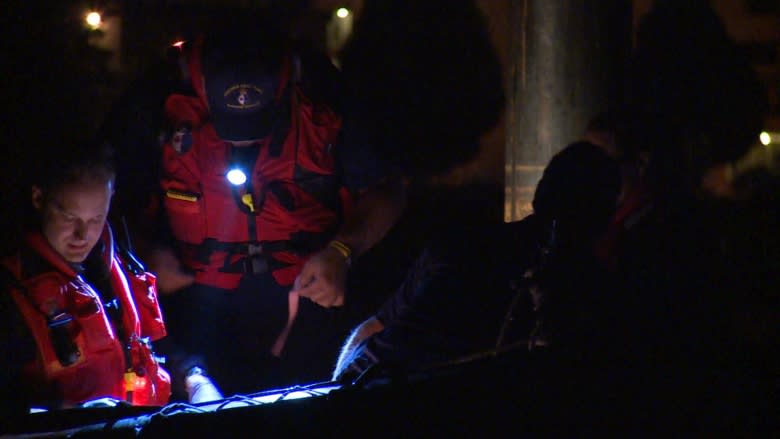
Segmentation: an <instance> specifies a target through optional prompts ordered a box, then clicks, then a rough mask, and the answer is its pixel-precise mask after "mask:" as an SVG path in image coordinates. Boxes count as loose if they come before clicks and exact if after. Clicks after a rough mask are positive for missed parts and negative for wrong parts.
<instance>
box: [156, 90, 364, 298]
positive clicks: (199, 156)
mask: <svg viewBox="0 0 780 439" xmlns="http://www.w3.org/2000/svg"><path fill="white" fill-rule="evenodd" d="M292 94H293V95H294V96H292V97H291V106H292V111H291V120H290V129H289V132H288V135H287V136H286V138H285V139H284V141H283V144H282V147H281V152H280V154H279V155H278V156H272V155H271V152H270V148H269V147H268V144H269V143H270V139H265V140H264V143H263V146H262V147H261V148H260V152H259V157H258V158H257V161H256V164H255V167H254V169H253V170H252V174H251V179H252V186H253V188H254V195H255V198H254V203H255V206H258V207H259V208H260V213H259V215H257V216H255V217H254V218H253V220H254V221H255V223H256V224H255V228H256V230H257V238H258V240H259V241H260V242H261V243H262V242H267V241H288V240H289V239H290V238H291V236H292V235H293V234H294V233H296V232H299V231H303V232H310V233H313V234H318V233H324V232H326V231H328V230H332V229H333V226H334V225H335V224H336V223H337V222H338V221H339V219H340V212H335V211H332V210H331V209H330V208H328V207H326V206H325V205H323V203H322V201H321V200H318V199H316V198H315V197H314V196H312V195H311V194H309V193H307V192H305V191H304V190H302V189H301V187H300V185H299V182H297V181H296V177H295V171H296V168H301V169H304V170H306V171H307V172H308V173H313V174H319V175H323V176H333V175H334V174H335V172H336V167H337V163H336V160H335V156H334V153H335V148H334V145H335V144H336V141H337V137H338V134H339V131H340V129H341V118H340V117H339V116H338V115H336V113H334V112H333V111H332V110H331V109H329V108H327V107H322V106H317V107H316V108H315V106H314V105H313V104H312V103H311V102H309V101H308V100H307V99H306V98H305V96H303V94H302V93H301V92H300V90H299V89H297V88H295V89H294V90H293V91H292ZM166 111H167V113H168V114H169V117H170V118H171V119H172V121H174V123H178V122H182V121H186V122H187V123H190V124H191V126H192V128H193V129H192V147H191V148H190V150H189V151H187V152H185V153H179V152H177V151H176V150H175V149H174V148H173V146H172V145H171V144H166V145H164V147H163V161H162V164H163V178H162V187H163V189H164V190H165V191H166V193H167V196H166V197H165V199H164V206H165V209H166V212H167V214H168V215H167V216H168V220H169V222H170V226H171V229H172V230H173V233H174V236H175V238H176V239H177V240H178V241H180V242H181V243H185V244H190V246H185V247H184V249H183V251H182V253H183V255H182V256H183V260H184V261H183V262H184V264H185V265H186V266H187V267H189V268H191V269H194V270H195V272H196V282H198V283H201V284H205V285H211V286H215V287H218V288H223V289H233V288H235V287H237V286H238V283H239V280H240V279H241V276H242V275H241V273H223V272H221V271H220V269H221V268H222V267H224V266H225V265H229V264H231V263H234V262H236V261H238V260H240V259H241V258H242V257H243V256H241V255H233V256H230V259H229V260H228V261H227V264H226V258H228V257H229V255H228V253H227V252H224V251H214V252H212V253H211V255H210V258H209V260H208V261H205V263H204V261H201V260H199V258H198V257H197V256H198V255H197V252H196V250H195V249H194V248H193V247H194V246H197V245H199V244H201V243H202V242H203V241H204V240H205V239H207V238H212V239H216V240H217V241H219V242H224V243H242V242H243V243H245V242H248V241H249V239H250V237H249V222H248V221H249V218H248V215H247V214H246V213H244V212H242V211H241V209H240V208H239V206H238V203H237V202H236V200H235V199H234V197H233V194H232V192H231V186H230V185H229V183H228V182H227V180H226V178H225V174H226V173H227V171H228V163H229V154H230V146H229V145H228V144H227V143H226V142H224V141H222V140H221V139H220V138H219V137H218V136H217V134H216V132H215V131H214V128H213V126H212V125H211V124H210V123H208V122H207V117H206V116H205V115H204V113H203V111H204V106H203V101H202V100H201V98H196V97H186V96H181V95H173V96H171V97H169V98H168V101H167V103H166ZM271 183H273V185H274V186H275V188H276V190H277V191H278V190H280V189H281V191H282V192H285V193H286V194H287V195H288V196H289V200H281V199H279V198H278V197H277V195H276V194H275V193H273V192H271V191H270V190H269V187H270V184H271ZM171 191H173V192H171ZM334 191H338V192H337V193H334V196H335V197H337V198H341V199H342V201H344V200H348V195H347V194H346V192H344V191H343V190H342V189H340V188H334ZM177 194H179V195H180V194H184V195H185V196H184V197H181V196H178V195H177ZM260 194H263V200H262V201H261V196H260ZM288 202H291V203H292V204H293V205H294V206H295V207H294V209H292V210H290V209H288V208H287V207H285V203H288ZM342 204H345V203H342ZM349 204H350V203H349V202H348V203H346V205H349ZM272 256H273V257H274V258H275V259H277V260H278V261H281V262H283V263H287V264H291V265H292V266H293V267H290V268H284V269H279V270H276V271H275V272H274V273H273V275H274V277H275V279H276V280H277V281H278V282H279V283H280V284H282V285H291V284H292V283H293V281H294V280H295V277H296V276H297V274H298V272H299V270H300V267H301V266H302V264H303V262H304V258H303V257H301V256H299V255H296V254H293V253H291V252H287V251H277V252H274V253H272Z"/></svg>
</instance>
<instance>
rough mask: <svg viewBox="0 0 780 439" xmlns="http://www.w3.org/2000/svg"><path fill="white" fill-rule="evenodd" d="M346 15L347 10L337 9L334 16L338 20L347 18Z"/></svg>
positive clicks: (347, 13)
mask: <svg viewBox="0 0 780 439" xmlns="http://www.w3.org/2000/svg"><path fill="white" fill-rule="evenodd" d="M348 15H349V9H347V8H338V10H336V16H337V17H339V18H347V16H348Z"/></svg>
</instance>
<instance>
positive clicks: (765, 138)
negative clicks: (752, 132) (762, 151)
mask: <svg viewBox="0 0 780 439" xmlns="http://www.w3.org/2000/svg"><path fill="white" fill-rule="evenodd" d="M758 138H759V140H761V144H762V145H764V146H767V145H769V144H770V143H772V136H770V135H769V133H767V132H766V131H763V132H762V133H761V134H760V135H759V136H758Z"/></svg>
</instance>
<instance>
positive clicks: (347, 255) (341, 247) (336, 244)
mask: <svg viewBox="0 0 780 439" xmlns="http://www.w3.org/2000/svg"><path fill="white" fill-rule="evenodd" d="M328 247H331V248H334V249H336V251H338V252H339V253H341V256H344V259H346V260H347V263H348V264H349V262H350V261H351V257H352V249H351V248H349V246H348V245H347V244H344V243H343V242H341V241H336V240H333V241H331V242H329V243H328Z"/></svg>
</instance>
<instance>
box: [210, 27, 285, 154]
mask: <svg viewBox="0 0 780 439" xmlns="http://www.w3.org/2000/svg"><path fill="white" fill-rule="evenodd" d="M242 37H243V36H241V35H236V36H234V38H231V35H224V34H222V35H219V36H215V37H213V38H210V37H206V38H205V40H204V43H203V49H202V55H201V70H202V72H203V78H204V83H205V84H204V85H205V93H206V99H207V100H208V105H209V112H210V114H211V121H212V123H213V125H214V128H215V130H216V131H217V134H218V135H219V137H221V138H222V139H224V140H236V141H240V140H254V139H261V138H263V137H266V136H267V135H268V134H269V133H270V131H271V128H272V126H273V122H274V121H275V120H276V118H277V113H278V109H277V108H276V107H277V106H276V105H275V97H276V94H277V89H278V86H279V83H280V70H281V64H282V52H281V50H280V49H279V48H277V47H274V46H273V45H269V44H267V43H263V42H262V41H259V40H258V39H249V40H248V39H243V38H242Z"/></svg>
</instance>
